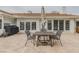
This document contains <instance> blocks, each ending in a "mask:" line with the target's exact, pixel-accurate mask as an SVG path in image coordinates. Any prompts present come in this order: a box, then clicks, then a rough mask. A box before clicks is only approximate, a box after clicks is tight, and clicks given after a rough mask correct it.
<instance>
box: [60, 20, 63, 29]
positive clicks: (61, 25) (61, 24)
mask: <svg viewBox="0 0 79 59" xmlns="http://www.w3.org/2000/svg"><path fill="white" fill-rule="evenodd" d="M59 30H64V20H59Z"/></svg>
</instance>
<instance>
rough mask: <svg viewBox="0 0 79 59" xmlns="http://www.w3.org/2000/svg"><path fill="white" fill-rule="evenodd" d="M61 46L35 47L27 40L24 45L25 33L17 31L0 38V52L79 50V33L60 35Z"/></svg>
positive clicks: (56, 44) (57, 44) (61, 51)
mask: <svg viewBox="0 0 79 59" xmlns="http://www.w3.org/2000/svg"><path fill="white" fill-rule="evenodd" d="M61 41H62V44H63V47H62V46H61V45H60V44H59V43H57V42H56V43H55V45H54V46H53V47H51V46H38V47H35V46H33V44H32V43H31V41H28V43H27V46H26V47H25V46H24V45H25V42H26V34H22V33H18V34H15V35H12V36H9V37H6V38H3V37H2V38H0V52H1V53H5V52H6V53H26V52H33V53H34V52H38V53H41V52H43V53H47V52H56V53H57V52H60V53H63V52H79V34H77V33H74V34H72V33H67V34H66V33H65V34H62V36H61Z"/></svg>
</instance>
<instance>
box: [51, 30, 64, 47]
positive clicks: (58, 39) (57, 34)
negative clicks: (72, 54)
mask: <svg viewBox="0 0 79 59" xmlns="http://www.w3.org/2000/svg"><path fill="white" fill-rule="evenodd" d="M61 34H62V31H57V33H56V35H54V36H52V37H51V38H50V39H53V40H57V41H59V42H60V44H61V46H63V45H62V42H61V39H60V37H61Z"/></svg>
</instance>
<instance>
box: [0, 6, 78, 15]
mask: <svg viewBox="0 0 79 59" xmlns="http://www.w3.org/2000/svg"><path fill="white" fill-rule="evenodd" d="M44 7H45V12H53V11H57V12H61V11H62V6H44ZM0 9H1V10H4V11H7V12H11V13H16V12H17V13H18V12H23V13H26V12H28V11H29V10H30V11H32V12H36V13H37V12H41V6H0ZM65 12H66V13H72V14H79V6H65Z"/></svg>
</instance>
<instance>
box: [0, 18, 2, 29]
mask: <svg viewBox="0 0 79 59" xmlns="http://www.w3.org/2000/svg"><path fill="white" fill-rule="evenodd" d="M1 28H2V20H1V19H0V29H1Z"/></svg>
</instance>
